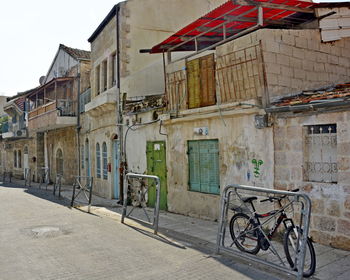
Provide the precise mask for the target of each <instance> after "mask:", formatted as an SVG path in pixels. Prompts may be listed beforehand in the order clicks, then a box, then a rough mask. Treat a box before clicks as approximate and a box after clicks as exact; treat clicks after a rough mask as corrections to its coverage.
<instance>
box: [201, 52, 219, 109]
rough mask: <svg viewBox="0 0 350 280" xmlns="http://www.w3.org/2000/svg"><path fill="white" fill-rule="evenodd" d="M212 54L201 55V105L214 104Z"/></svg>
mask: <svg viewBox="0 0 350 280" xmlns="http://www.w3.org/2000/svg"><path fill="white" fill-rule="evenodd" d="M214 66H215V65H214V54H212V55H207V56H204V57H201V59H200V70H201V75H200V76H201V79H200V82H201V97H202V98H201V103H200V105H201V106H210V105H215V104H216V96H215V71H214Z"/></svg>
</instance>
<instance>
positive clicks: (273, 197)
mask: <svg viewBox="0 0 350 280" xmlns="http://www.w3.org/2000/svg"><path fill="white" fill-rule="evenodd" d="M298 191H299V189H294V190H291V192H298ZM286 196H287V195H282V196H279V197H276V196H269V197H268V198H267V199H262V200H260V202H266V201H270V202H272V201H273V200H277V201H280V200H282V199H283V198H285V197H286Z"/></svg>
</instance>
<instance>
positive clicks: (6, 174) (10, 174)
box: [2, 171, 12, 183]
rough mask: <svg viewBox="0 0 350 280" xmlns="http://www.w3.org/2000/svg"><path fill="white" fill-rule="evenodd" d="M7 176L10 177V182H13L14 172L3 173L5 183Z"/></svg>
mask: <svg viewBox="0 0 350 280" xmlns="http://www.w3.org/2000/svg"><path fill="white" fill-rule="evenodd" d="M6 177H7V178H8V179H9V182H10V183H11V182H12V172H11V171H4V173H3V174H2V181H3V182H4V183H5V181H6Z"/></svg>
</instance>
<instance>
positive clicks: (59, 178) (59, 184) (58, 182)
mask: <svg viewBox="0 0 350 280" xmlns="http://www.w3.org/2000/svg"><path fill="white" fill-rule="evenodd" d="M62 176H63V175H62V174H57V175H56V181H55V184H54V185H53V195H55V194H56V190H58V197H61V187H62Z"/></svg>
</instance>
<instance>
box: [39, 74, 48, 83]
mask: <svg viewBox="0 0 350 280" xmlns="http://www.w3.org/2000/svg"><path fill="white" fill-rule="evenodd" d="M45 79H46V76H41V77H40V78H39V84H40V85H43V84H44V81H45Z"/></svg>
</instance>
